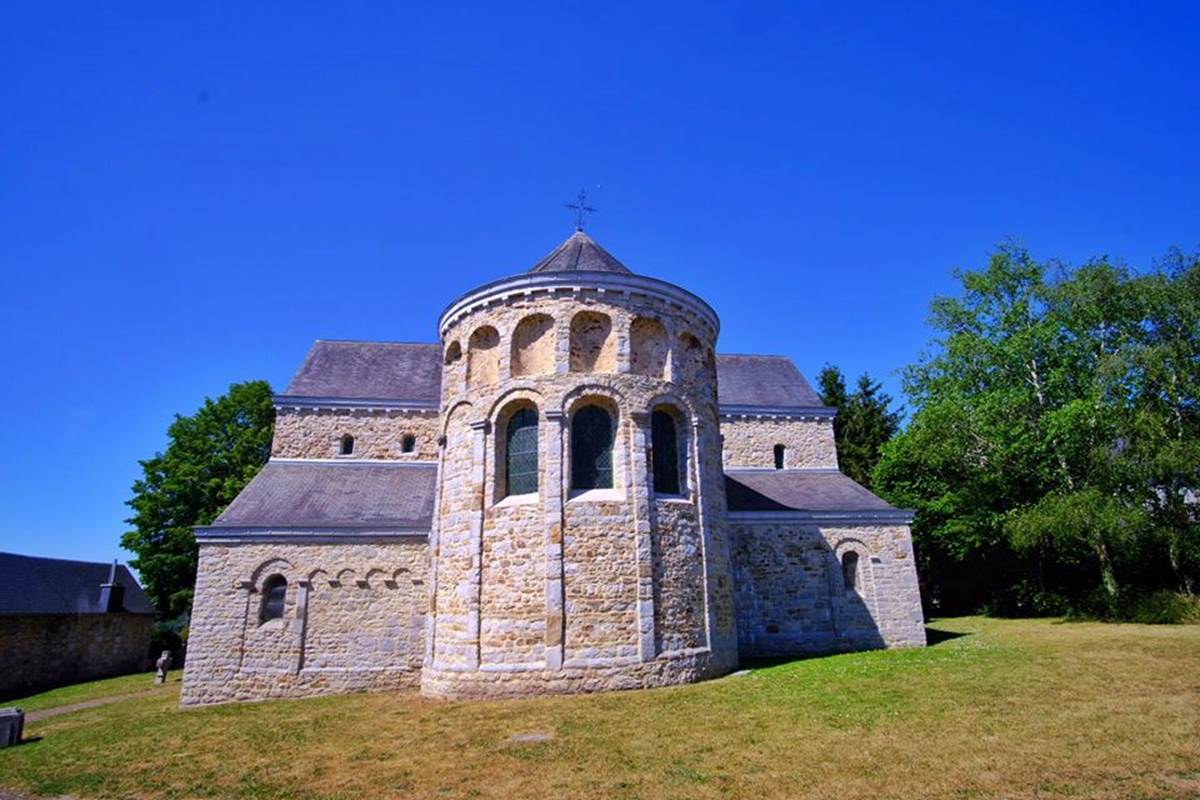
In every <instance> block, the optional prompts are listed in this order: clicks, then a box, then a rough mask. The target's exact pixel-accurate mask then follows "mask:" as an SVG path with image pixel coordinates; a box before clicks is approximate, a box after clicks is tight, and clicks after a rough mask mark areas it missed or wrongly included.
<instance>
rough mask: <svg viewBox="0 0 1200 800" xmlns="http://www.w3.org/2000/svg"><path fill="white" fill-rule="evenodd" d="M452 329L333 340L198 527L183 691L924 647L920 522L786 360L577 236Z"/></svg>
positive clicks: (608, 681) (580, 673)
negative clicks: (262, 457) (257, 455)
mask: <svg viewBox="0 0 1200 800" xmlns="http://www.w3.org/2000/svg"><path fill="white" fill-rule="evenodd" d="M437 331H438V338H439V342H438V343H437V344H404V343H380V342H346V341H325V340H319V341H318V342H317V343H316V344H315V345H313V347H312V349H311V350H310V351H309V354H308V356H307V358H306V359H305V361H304V363H303V364H302V365H301V367H300V369H299V371H298V372H297V373H296V375H295V377H294V378H293V379H292V382H291V383H290V384H289V386H288V388H287V390H286V391H285V392H284V393H283V394H281V395H279V396H278V397H276V398H275V406H276V413H277V425H276V431H275V441H274V446H273V448H272V458H271V461H270V462H268V464H267V465H266V466H265V467H264V468H263V470H262V472H260V473H259V475H258V476H257V477H255V479H254V480H253V481H251V483H250V484H249V485H248V486H247V487H246V489H245V490H244V491H243V492H242V493H241V494H240V495H239V496H238V498H237V499H236V500H234V502H233V503H232V504H231V505H230V506H229V508H228V509H226V511H225V512H224V513H223V514H222V515H221V516H220V517H219V518H218V519H217V520H216V521H215V522H214V523H213V524H212V525H210V526H206V527H202V528H198V529H197V531H196V535H197V539H198V541H199V543H200V569H199V575H198V578H197V582H196V596H195V598H196V599H195V606H194V612H193V618H192V625H191V639H190V642H189V658H188V664H187V668H186V671H185V675H184V689H183V699H182V702H183V704H184V705H198V704H206V703H219V702H227V701H233V700H259V699H264V698H270V697H297V696H304V695H314V694H328V693H335V692H347V691H359V690H375V689H391V688H397V687H404V686H420V688H421V691H422V692H423V693H425V694H427V695H431V696H438V697H506V696H517V695H523V694H531V693H546V692H584V691H599V690H609V689H627V688H638V687H648V686H660V685H668V684H675V683H682V682H688V681H696V680H701V679H703V678H707V677H712V676H716V675H721V674H724V673H727V672H729V671H731V670H733V669H734V668H735V667H736V665H737V664H738V661H739V659H740V658H745V657H752V656H764V655H770V656H778V655H789V654H802V653H803V654H808V653H821V652H836V651H844V650H855V649H863V648H872V647H903V646H918V645H923V644H924V643H925V635H924V620H923V618H922V614H921V604H920V598H919V595H918V591H917V575H916V569H915V565H914V563H913V556H912V543H911V537H910V533H909V523H910V522H911V516H910V514H909V513H908V512H905V511H902V510H898V509H895V508H892V507H891V506H889V505H888V504H887V503H885V502H884V501H883V500H881V499H879V498H878V497H875V496H874V495H872V494H871V493H870V492H868V491H867V490H866V489H864V488H862V487H861V486H859V485H858V484H856V483H854V482H853V481H852V480H850V479H849V478H847V477H846V476H844V475H842V474H841V473H840V472H839V471H838V469H837V453H836V450H835V447H834V440H833V425H832V422H833V410H832V409H830V408H826V407H824V406H822V404H821V402H820V399H819V398H818V397H817V395H816V394H815V393H814V392H813V390H812V388H811V387H810V386H809V384H808V382H807V381H806V380H805V379H804V377H803V376H802V375H801V374H800V373H799V372H798V371H797V370H796V368H795V366H794V365H793V364H792V362H791V361H790V360H788V359H786V358H783V357H779V356H756V355H721V354H717V353H716V345H717V338H718V335H719V332H720V322H719V320H718V317H717V315H716V312H715V311H713V309H712V308H711V307H710V306H709V305H708V304H707V303H705V302H704V301H703V300H702V299H700V298H699V297H697V296H696V295H694V294H692V293H690V292H688V291H686V290H684V289H682V288H680V287H678V286H675V285H673V284H670V283H667V282H665V281H661V280H658V279H655V278H649V277H645V276H641V275H636V274H634V273H632V272H630V271H629V270H628V269H627V268H626V267H625V266H624V265H623V264H621V263H620V262H619V261H617V260H616V259H615V258H614V257H613V256H612V255H610V254H609V253H608V252H607V251H605V250H604V249H603V248H601V247H600V246H599V245H598V244H596V243H595V242H594V241H593V240H592V239H591V238H589V237H588V236H586V235H585V234H583V233H582V232H576V233H575V234H574V235H572V236H571V237H570V238H569V239H567V240H566V241H565V242H564V243H563V244H562V245H560V246H559V247H558V248H556V249H555V250H554V251H553V252H551V253H550V254H549V255H548V256H546V257H545V258H544V259H542V260H541V261H539V262H538V263H537V264H536V265H535V266H534V267H533V268H532V269H530V270H529V271H527V272H525V273H522V274H519V275H516V276H514V277H511V278H506V279H502V280H498V281H495V282H492V283H489V284H486V285H484V286H481V287H479V288H477V289H474V290H472V291H470V292H468V293H466V294H464V295H462V296H461V297H459V298H458V299H457V300H455V301H454V302H453V303H452V304H451V305H450V306H449V307H448V308H447V309H446V310H445V311H444V312H443V313H442V315H441V317H440V319H439V321H438V328H437Z"/></svg>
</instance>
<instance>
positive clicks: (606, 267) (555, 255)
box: [529, 231, 633, 275]
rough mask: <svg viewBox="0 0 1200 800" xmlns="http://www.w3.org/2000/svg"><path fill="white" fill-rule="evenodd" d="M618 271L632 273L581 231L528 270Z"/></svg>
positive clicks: (572, 235) (576, 232)
mask: <svg viewBox="0 0 1200 800" xmlns="http://www.w3.org/2000/svg"><path fill="white" fill-rule="evenodd" d="M585 270H587V271H592V272H620V273H624V274H626V275H631V274H633V273H632V272H631V271H630V270H629V268H628V267H626V266H625V265H624V264H622V263H621V262H620V261H617V259H615V258H613V256H612V254H611V253H609V252H608V251H607V250H605V249H604V248H603V247H601V246H600V245H598V244H596V242H595V240H594V239H592V237H590V236H588V235H587V234H586V233H584V232H583V231H575V232H574V233H573V234H571V236H570V237H569V238H568V239H567V240H566V241H565V242H563V243H562V244H560V245H559V246H558V247H556V248H555V249H554V251H553V252H552V253H550V255H548V256H546V257H545V258H543V259H542V260H541V261H539V262H538V263H536V264H534V265H533V268H532V269H530V270H529V271H530V272H582V271H585Z"/></svg>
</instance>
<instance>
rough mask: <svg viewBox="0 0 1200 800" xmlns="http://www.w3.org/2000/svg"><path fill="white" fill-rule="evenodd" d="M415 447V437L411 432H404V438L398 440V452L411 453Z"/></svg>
mask: <svg viewBox="0 0 1200 800" xmlns="http://www.w3.org/2000/svg"><path fill="white" fill-rule="evenodd" d="M416 449H417V437H415V436H413V435H412V434H411V433H406V434H404V438H402V439H401V440H400V452H401V453H411V452H413V451H414V450H416Z"/></svg>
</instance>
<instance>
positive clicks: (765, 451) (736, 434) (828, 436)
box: [721, 416, 838, 469]
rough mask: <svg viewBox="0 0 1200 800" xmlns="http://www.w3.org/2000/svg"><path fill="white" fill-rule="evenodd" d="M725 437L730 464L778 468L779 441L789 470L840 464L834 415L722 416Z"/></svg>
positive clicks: (784, 464)
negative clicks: (808, 417)
mask: <svg viewBox="0 0 1200 800" xmlns="http://www.w3.org/2000/svg"><path fill="white" fill-rule="evenodd" d="M721 436H722V437H723V439H724V441H723V444H722V447H723V450H724V461H725V466H727V467H774V466H775V445H777V444H781V445H783V446H784V463H783V466H784V467H785V468H786V469H804V468H812V467H826V468H832V469H837V466H838V463H837V446H836V445H835V443H834V440H833V420H832V419H831V418H830V419H821V418H810V419H794V418H787V417H744V416H722V418H721Z"/></svg>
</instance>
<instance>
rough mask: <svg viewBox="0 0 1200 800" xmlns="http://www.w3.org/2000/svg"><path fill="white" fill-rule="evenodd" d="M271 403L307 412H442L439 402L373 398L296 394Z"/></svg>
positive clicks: (278, 398) (280, 396) (280, 407)
mask: <svg viewBox="0 0 1200 800" xmlns="http://www.w3.org/2000/svg"><path fill="white" fill-rule="evenodd" d="M271 403H272V404H273V405H274V406H275V408H276V409H278V410H282V409H289V408H290V409H296V410H301V409H303V410H307V411H322V410H330V411H335V410H349V411H360V410H361V411H380V412H410V411H417V412H422V413H434V414H437V413H439V412H440V411H441V403H440V402H439V401H437V400H386V399H379V398H371V397H307V396H304V395H295V394H277V395H273V396H272V397H271Z"/></svg>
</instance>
